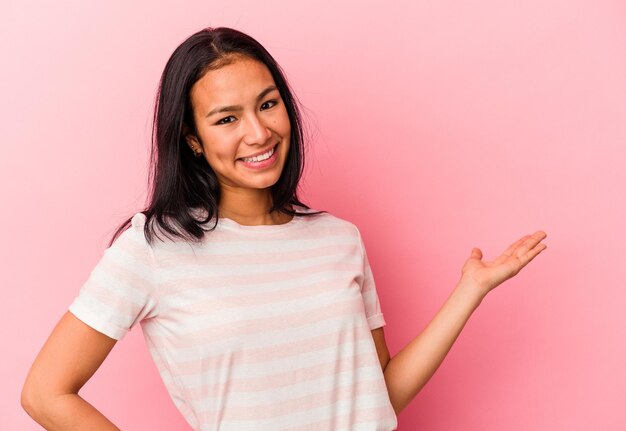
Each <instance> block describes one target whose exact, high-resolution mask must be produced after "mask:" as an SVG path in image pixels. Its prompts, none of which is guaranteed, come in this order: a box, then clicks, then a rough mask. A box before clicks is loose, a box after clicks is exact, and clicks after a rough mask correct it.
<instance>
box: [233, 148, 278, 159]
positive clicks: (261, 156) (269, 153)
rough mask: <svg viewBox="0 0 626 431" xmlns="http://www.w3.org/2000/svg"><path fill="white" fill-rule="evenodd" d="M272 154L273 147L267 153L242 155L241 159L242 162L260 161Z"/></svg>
mask: <svg viewBox="0 0 626 431" xmlns="http://www.w3.org/2000/svg"><path fill="white" fill-rule="evenodd" d="M272 154H274V147H272V148H271V149H270V150H269V151H268V152H267V153H265V154H261V155H260V156H256V157H244V158H242V159H241V160H243V161H244V162H260V161H262V160H267V159H269V158H270V157H272Z"/></svg>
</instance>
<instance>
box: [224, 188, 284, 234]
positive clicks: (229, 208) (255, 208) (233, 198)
mask: <svg viewBox="0 0 626 431" xmlns="http://www.w3.org/2000/svg"><path fill="white" fill-rule="evenodd" d="M272 204H273V199H272V193H271V190H270V189H269V188H268V189H263V190H241V189H239V190H229V189H226V188H222V193H221V197H220V202H219V216H220V217H225V218H229V219H231V220H234V221H236V222H237V223H239V224H241V225H249V226H254V225H274V224H283V223H287V222H288V221H289V220H291V218H292V216H290V215H288V214H283V213H280V212H278V211H274V212H272V213H269V210H270V208H271V207H272Z"/></svg>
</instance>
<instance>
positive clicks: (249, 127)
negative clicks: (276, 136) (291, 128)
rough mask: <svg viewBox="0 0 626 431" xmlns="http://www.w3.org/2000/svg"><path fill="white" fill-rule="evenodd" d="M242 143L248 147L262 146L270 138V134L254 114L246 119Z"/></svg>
mask: <svg viewBox="0 0 626 431" xmlns="http://www.w3.org/2000/svg"><path fill="white" fill-rule="evenodd" d="M245 123H246V125H245V130H244V137H243V141H244V142H245V143H246V144H248V145H263V144H265V143H266V142H267V140H268V139H269V138H271V137H272V132H271V131H270V129H269V128H268V127H267V126H266V125H265V124H264V122H263V120H262V119H260V118H259V117H258V116H257V115H256V114H251V115H248V117H246V121H245Z"/></svg>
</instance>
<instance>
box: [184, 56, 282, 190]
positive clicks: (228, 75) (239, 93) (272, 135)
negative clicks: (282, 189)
mask: <svg viewBox="0 0 626 431" xmlns="http://www.w3.org/2000/svg"><path fill="white" fill-rule="evenodd" d="M235 58H236V60H235V61H234V62H233V63H230V64H227V65H224V66H222V67H220V68H219V69H216V70H210V71H208V72H207V73H206V74H205V75H204V76H203V77H202V78H201V79H199V80H198V81H197V82H196V83H195V84H194V85H193V87H192V89H191V103H192V106H193V111H194V121H195V123H196V129H197V131H198V135H199V136H198V137H199V138H200V139H199V140H198V139H197V137H195V136H193V135H190V134H189V135H186V141H187V143H188V145H189V146H190V147H191V149H192V150H193V151H195V152H200V151H201V152H203V153H204V154H203V156H204V157H205V158H206V160H207V161H208V163H209V165H210V166H211V168H212V169H213V171H214V172H215V174H216V176H217V179H218V181H219V183H220V189H221V193H222V194H224V193H229V192H232V191H237V192H241V191H244V190H243V189H246V191H253V192H254V193H256V192H259V191H261V192H262V193H269V191H270V189H269V188H270V187H271V186H272V185H274V184H275V183H276V182H277V181H278V179H279V177H280V174H281V172H282V170H283V166H284V164H285V161H286V160H287V154H288V152H289V144H290V142H289V141H290V139H289V138H290V133H291V125H290V122H289V116H288V113H287V109H286V107H285V105H284V103H283V100H282V98H281V96H280V92H279V91H278V89H277V88H276V84H275V82H274V79H273V78H272V75H271V73H270V71H269V69H268V68H267V67H266V66H265V65H264V64H263V63H261V62H259V61H256V60H253V59H250V58H248V57H241V56H239V57H235ZM201 143H202V144H201ZM272 149H273V151H274V152H273V154H272V155H271V157H270V158H269V159H267V160H264V161H256V162H255V161H253V160H247V161H246V160H242V158H249V157H251V156H255V155H257V154H258V155H262V156H261V157H260V158H261V159H263V158H265V157H266V156H267V154H264V153H267V152H268V151H270V150H272Z"/></svg>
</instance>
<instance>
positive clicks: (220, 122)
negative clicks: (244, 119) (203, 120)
mask: <svg viewBox="0 0 626 431" xmlns="http://www.w3.org/2000/svg"><path fill="white" fill-rule="evenodd" d="M229 118H235V117H233V116H232V115H230V116H228V117H225V118H222V119H221V120H219V121H218V122H217V123H215V124H229V123H232V121H226V122H224V120H228V119H229Z"/></svg>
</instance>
